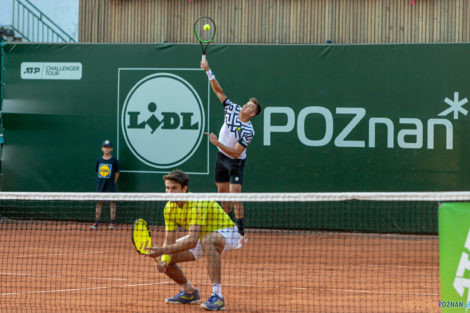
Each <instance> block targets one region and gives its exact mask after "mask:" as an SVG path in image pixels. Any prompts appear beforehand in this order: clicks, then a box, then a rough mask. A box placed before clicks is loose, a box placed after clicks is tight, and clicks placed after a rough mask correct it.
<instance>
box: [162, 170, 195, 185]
mask: <svg viewBox="0 0 470 313" xmlns="http://www.w3.org/2000/svg"><path fill="white" fill-rule="evenodd" d="M163 180H165V181H166V180H171V181H174V182H175V183H178V184H180V185H181V187H184V186H188V185H189V177H188V174H186V173H185V172H183V171H182V170H172V171H171V172H169V173H168V174H166V175H164V176H163Z"/></svg>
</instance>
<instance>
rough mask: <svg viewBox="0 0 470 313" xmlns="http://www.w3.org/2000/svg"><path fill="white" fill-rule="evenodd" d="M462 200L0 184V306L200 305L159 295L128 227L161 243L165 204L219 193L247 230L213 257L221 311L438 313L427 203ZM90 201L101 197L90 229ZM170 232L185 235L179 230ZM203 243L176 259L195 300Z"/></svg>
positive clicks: (432, 217) (161, 285)
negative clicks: (192, 254) (62, 189)
mask: <svg viewBox="0 0 470 313" xmlns="http://www.w3.org/2000/svg"><path fill="white" fill-rule="evenodd" d="M469 200H470V193H465V192H443V193H308V194H303V193H285V194H282V193H279V194H278V193H259V194H247V193H245V194H212V193H206V194H201V193H190V194H156V193H148V194H147V193H114V194H105V193H101V194H100V193H15V192H3V193H0V218H1V221H0V247H1V250H0V282H1V283H0V311H1V312H160V311H166V312H188V311H197V310H202V308H199V307H198V306H193V305H171V304H166V303H165V299H166V298H169V297H172V296H174V295H176V294H177V293H178V292H179V291H180V288H179V286H178V285H177V284H175V283H174V282H173V281H171V280H170V279H169V278H168V277H167V276H166V275H165V274H162V273H160V272H158V271H157V269H156V266H155V263H154V259H152V258H150V257H147V256H143V255H140V254H138V253H137V252H136V251H135V249H134V246H133V243H132V241H131V232H132V226H133V222H134V220H136V219H137V218H143V219H145V220H146V221H147V222H148V224H149V225H150V232H151V235H152V241H153V243H154V244H157V245H159V246H161V245H162V243H163V241H164V237H165V226H164V224H165V220H164V214H163V211H164V207H165V204H166V203H167V201H177V202H180V205H181V203H184V202H188V201H217V202H218V203H220V204H222V205H225V207H226V208H230V207H232V206H234V205H236V204H237V203H243V204H244V207H245V227H246V229H245V231H246V234H247V237H248V242H246V243H245V245H244V246H243V247H242V248H240V249H234V250H232V251H226V252H224V253H223V254H222V256H221V268H222V281H221V285H222V295H223V297H224V299H225V307H226V309H227V310H230V311H232V312H358V313H368V312H374V313H378V312H400V313H403V312H418V311H419V309H420V308H422V307H423V305H424V306H427V308H428V311H429V312H438V311H440V309H439V308H438V301H439V299H440V296H439V293H440V288H439V249H438V236H437V232H438V227H437V209H438V206H439V202H443V201H446V202H448V201H469ZM97 201H103V202H104V205H103V212H102V216H101V224H99V225H98V227H97V229H96V230H95V229H92V228H91V227H90V226H91V225H92V223H93V222H94V221H95V205H96V202H97ZM108 201H113V202H115V203H116V206H117V214H116V220H115V223H116V228H115V229H109V228H108V222H109V210H108V206H107V202H108ZM197 203H199V206H200V207H201V205H200V204H201V203H205V202H197ZM184 218H185V217H181V219H180V222H181V220H184ZM188 218H190V215H188ZM198 218H200V219H203V218H201V217H200V216H198V217H197V218H196V219H198ZM185 222H186V221H183V222H182V223H185ZM188 223H189V222H188ZM177 234H178V236H177V237H180V236H184V235H185V234H186V233H184V232H183V231H182V229H181V228H177ZM202 238H204V237H202ZM228 240H229V239H227V242H226V246H228ZM211 247H212V246H211V245H210V244H208V245H204V247H203V248H201V249H200V251H199V252H200V254H201V256H200V258H199V259H198V260H197V261H196V262H185V263H181V264H180V265H181V268H182V270H183V271H184V273H185V275H186V277H187V278H188V279H189V281H190V282H191V283H192V285H193V286H194V287H196V288H198V290H199V292H200V295H201V300H202V302H205V301H206V299H207V298H209V296H210V295H211V292H212V290H213V289H212V288H213V286H212V285H211V284H212V282H213V281H211V279H210V277H209V275H208V273H207V271H206V267H210V266H212V265H211V264H209V263H210V262H209V261H210V260H213V259H211V258H210V257H208V256H207V255H208V254H210V253H211ZM216 248H217V247H216ZM215 288H217V286H216V287H215ZM216 290H217V289H216ZM428 311H426V312H428Z"/></svg>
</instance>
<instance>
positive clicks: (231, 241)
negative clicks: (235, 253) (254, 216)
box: [176, 226, 240, 260]
mask: <svg viewBox="0 0 470 313" xmlns="http://www.w3.org/2000/svg"><path fill="white" fill-rule="evenodd" d="M216 232H218V233H221V234H222V236H224V238H225V247H224V251H222V253H224V252H225V251H230V250H235V249H237V245H238V242H239V241H240V233H239V232H238V228H237V227H236V226H234V227H230V228H222V229H217V230H216ZM188 237H189V235H186V236H184V237H181V238H179V239H178V240H176V242H178V241H181V240H183V239H184V238H188ZM189 251H190V252H191V253H192V254H193V256H194V258H195V259H196V260H197V259H198V258H199V257H201V256H203V255H204V252H203V251H202V247H201V240H200V239H199V240H198V241H197V245H196V246H195V247H194V248H192V249H189Z"/></svg>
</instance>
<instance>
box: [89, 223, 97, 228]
mask: <svg viewBox="0 0 470 313" xmlns="http://www.w3.org/2000/svg"><path fill="white" fill-rule="evenodd" d="M90 228H91V229H98V224H96V223H95V224H93V225H91V226H90Z"/></svg>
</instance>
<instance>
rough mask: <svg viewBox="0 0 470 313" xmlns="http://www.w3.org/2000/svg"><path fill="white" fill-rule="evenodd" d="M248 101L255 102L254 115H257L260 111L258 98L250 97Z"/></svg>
mask: <svg viewBox="0 0 470 313" xmlns="http://www.w3.org/2000/svg"><path fill="white" fill-rule="evenodd" d="M249 101H252V102H253V103H254V104H256V114H255V116H256V115H258V114H259V113H260V112H261V105H260V104H259V101H258V99H256V98H250V99H249Z"/></svg>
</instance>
